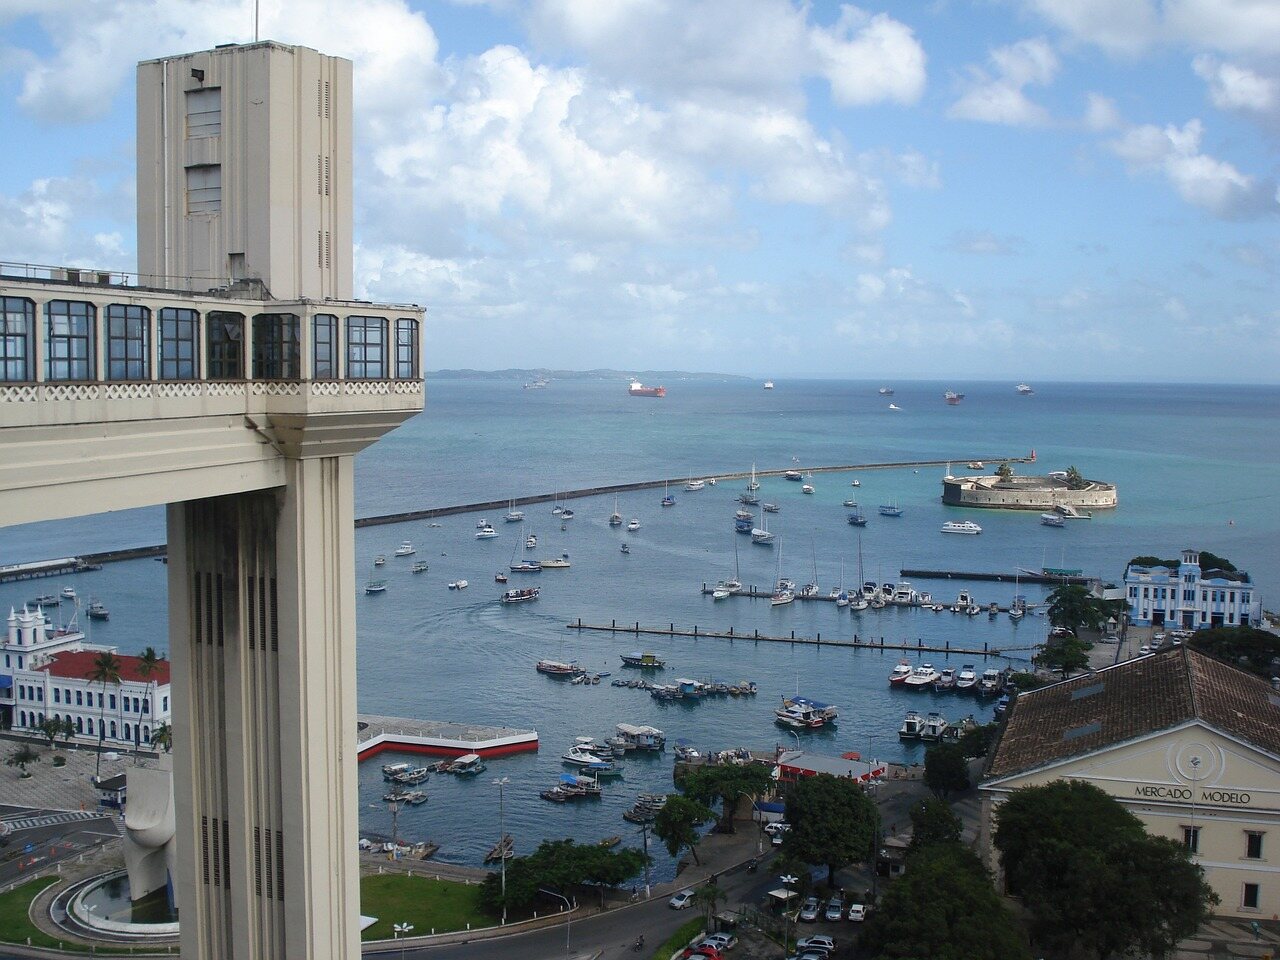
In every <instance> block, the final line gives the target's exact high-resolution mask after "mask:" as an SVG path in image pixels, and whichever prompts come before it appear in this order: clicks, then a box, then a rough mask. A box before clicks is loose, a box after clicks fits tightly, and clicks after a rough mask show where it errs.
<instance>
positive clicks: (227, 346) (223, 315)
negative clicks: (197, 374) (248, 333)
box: [205, 310, 244, 380]
mask: <svg viewBox="0 0 1280 960" xmlns="http://www.w3.org/2000/svg"><path fill="white" fill-rule="evenodd" d="M205 328H206V339H207V341H208V342H207V350H208V358H209V359H208V362H209V371H208V376H209V379H210V380H243V379H244V314H242V313H227V312H225V311H219V310H215V311H210V313H209V315H208V316H207V317H206V318H205Z"/></svg>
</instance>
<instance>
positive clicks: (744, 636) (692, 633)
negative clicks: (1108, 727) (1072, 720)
mask: <svg viewBox="0 0 1280 960" xmlns="http://www.w3.org/2000/svg"><path fill="white" fill-rule="evenodd" d="M565 629H567V630H577V631H579V632H581V631H583V630H591V631H595V632H600V633H625V634H629V635H631V636H634V637H645V636H648V637H689V638H690V639H693V640H701V639H703V638H707V639H711V640H745V641H751V642H756V643H803V644H808V645H810V646H817V647H842V648H845V649H849V650H892V651H903V652H907V653H954V654H957V655H962V656H969V657H1004V658H1006V659H1017V660H1028V659H1030V658H1029V657H1011V656H1010V655H1011V654H1013V653H1026V652H1030V651H1031V650H1032V649H1034V648H1032V647H1016V648H1009V647H1005V648H1001V647H993V646H991V645H990V644H986V643H984V644H983V645H982V648H981V649H978V648H976V647H953V646H952V645H951V641H949V640H947V641H943V643H942V644H941V645H939V644H937V643H932V642H931V643H925V641H924V639H923V638H917V639H916V642H915V643H907V642H905V641H904V642H901V643H898V642H894V641H891V640H886V639H885V638H884V637H879V638H876V637H860V636H858V635H857V634H856V633H855V634H854V635H853V636H852V637H834V638H830V637H829V638H827V639H823V637H822V634H821V633H818V634H817V635H816V636H813V637H804V636H801V637H797V636H796V633H795V631H794V630H792V631H791V633H790V634H789V635H788V636H785V637H784V636H776V635H773V634H766V633H761V632H760V631H759V630H752V631H751V632H750V633H747V632H745V631H736V630H734V629H733V627H730V628H729V629H728V630H703V629H702V628H701V627H699V626H697V625H694V626H693V627H692V628H691V629H686V628H683V627H677V626H676V625H675V624H674V623H669V624H667V626H665V627H645V626H641V625H640V622H639V621H638V620H637V621H636V622H635V623H621V624H620V623H618V621H617V620H614V621H612V622H611V623H608V624H598V623H583V622H582V618H581V617H579V618H578V619H577V620H576V621H575V622H573V623H567V624H565Z"/></svg>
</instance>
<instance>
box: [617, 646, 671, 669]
mask: <svg viewBox="0 0 1280 960" xmlns="http://www.w3.org/2000/svg"><path fill="white" fill-rule="evenodd" d="M621 657H622V665H623V666H624V667H636V668H638V669H640V670H663V669H665V668H666V666H667V661H666V660H664V659H662V657H660V656H658V655H657V654H656V653H649V652H648V651H645V652H644V653H639V652H637V653H624V654H621Z"/></svg>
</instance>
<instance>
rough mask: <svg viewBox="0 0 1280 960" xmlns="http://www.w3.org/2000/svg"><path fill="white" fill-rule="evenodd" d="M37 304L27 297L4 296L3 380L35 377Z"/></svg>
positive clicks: (0, 316)
mask: <svg viewBox="0 0 1280 960" xmlns="http://www.w3.org/2000/svg"><path fill="white" fill-rule="evenodd" d="M35 324H36V308H35V304H33V303H32V302H31V301H30V300H28V299H26V298H25V297H0V383H17V382H21V381H24V380H34V379H35V371H33V370H32V369H31V357H32V351H31V341H32V338H33V335H34V334H33V329H34V327H35Z"/></svg>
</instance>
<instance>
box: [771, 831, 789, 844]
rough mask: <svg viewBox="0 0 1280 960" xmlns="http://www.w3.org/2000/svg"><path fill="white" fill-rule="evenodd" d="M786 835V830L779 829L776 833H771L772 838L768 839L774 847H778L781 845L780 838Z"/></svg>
mask: <svg viewBox="0 0 1280 960" xmlns="http://www.w3.org/2000/svg"><path fill="white" fill-rule="evenodd" d="M786 835H787V831H785V830H779V831H778V832H777V833H775V834H774V835H773V839H772V840H770V841H769V842H770V843H772V844H773V845H774V846H775V847H780V846H782V838H783V837H785V836H786Z"/></svg>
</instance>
